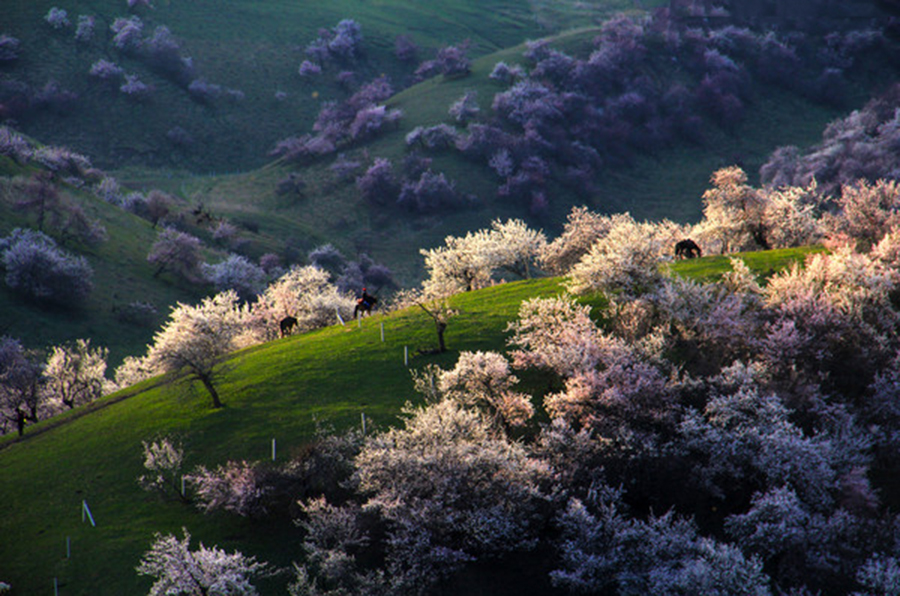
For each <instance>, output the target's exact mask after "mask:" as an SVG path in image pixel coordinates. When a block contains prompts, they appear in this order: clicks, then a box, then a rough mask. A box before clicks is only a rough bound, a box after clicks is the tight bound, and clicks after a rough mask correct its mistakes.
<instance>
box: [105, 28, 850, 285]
mask: <svg viewBox="0 0 900 596" xmlns="http://www.w3.org/2000/svg"><path fill="white" fill-rule="evenodd" d="M598 31H599V30H598V29H592V28H588V29H581V30H577V31H571V32H567V33H565V34H562V35H559V36H557V37H555V38H554V41H553V43H554V45H555V46H557V47H560V48H563V49H565V50H567V51H569V52H571V53H573V54H577V53H578V52H579V50H584V49H585V48H587V47H589V46H590V43H591V40H592V39H593V38H594V37H595V36H596V35H597V33H598ZM524 50H525V46H524V45H520V46H516V47H512V48H508V49H505V50H502V51H499V52H496V53H493V54H490V55H487V56H484V57H482V58H479V59H477V60H475V61H474V63H473V66H472V73H471V74H470V75H469V76H467V77H463V78H452V79H445V78H444V77H437V78H434V79H430V80H428V81H424V82H422V83H420V84H418V85H415V86H413V87H411V88H409V89H406V90H404V91H402V92H400V93H398V94H397V95H396V96H394V97H393V98H391V100H390V101H389V102H388V105H389V106H390V107H394V108H399V109H401V110H403V114H404V115H403V118H402V119H401V121H400V124H399V127H398V128H397V129H396V130H392V131H388V132H386V133H385V134H383V135H381V136H379V137H378V138H376V139H374V140H372V141H369V142H366V143H364V144H360V145H357V146H351V147H348V148H347V149H346V151H345V154H346V155H347V157H348V158H350V159H353V160H356V161H358V162H360V163H363V164H368V163H370V161H371V158H372V157H375V156H378V157H386V158H388V159H390V160H391V161H392V162H393V163H394V164H395V169H396V170H397V171H399V170H400V164H401V163H402V160H403V158H404V156H405V155H407V153H408V150H407V148H406V144H405V140H404V139H405V136H406V134H407V133H409V132H410V131H411V130H412V129H413V128H415V127H416V126H431V125H435V124H438V123H441V122H447V123H450V122H451V119H450V117H449V116H448V114H447V109H448V107H449V106H450V104H452V103H453V102H454V101H455V100H457V99H459V97H460V96H462V95H463V94H464V93H465V92H466V91H470V90H472V91H476V92H477V93H478V100H479V103H480V107H481V110H482V112H483V113H489V112H490V107H491V102H492V99H493V96H494V94H495V93H497V92H499V91H502V90H503V89H504V88H505V87H504V86H503V85H501V84H500V83H497V82H495V81H492V80H490V79H489V78H488V75H489V74H490V72H491V70H492V69H493V67H494V65H495V64H496V63H497V62H498V61H501V60H504V61H507V62H508V63H515V62H521V61H522V60H523V58H522V52H523V51H524ZM755 95H756V99H755V101H754V103H752V104H750V105H749V106H748V111H747V115H746V118H745V119H744V121H742V122H741V123H740V124H738V125H737V126H736V128H735V130H734V131H733V132H732V133H725V132H723V131H721V130H718V131H717V130H714V129H712V128H711V129H710V135H709V138H708V139H707V143H706V144H705V145H703V146H696V145H692V146H678V147H676V148H671V149H664V150H661V151H659V152H658V153H657V154H656V155H653V156H643V157H638V158H637V159H636V160H635V162H634V164H633V165H632V166H631V167H620V168H615V169H609V170H607V171H606V172H605V173H604V174H603V177H602V179H601V181H600V185H599V186H600V188H599V190H598V192H597V193H596V194H593V195H581V194H577V193H574V192H573V191H572V190H571V189H570V188H566V187H562V186H560V185H556V186H552V187H551V190H552V193H551V200H550V209H549V212H548V213H547V214H545V215H544V216H542V217H540V218H533V217H530V216H529V215H528V213H527V212H526V210H525V209H523V208H522V207H521V206H518V205H514V204H511V203H510V202H508V201H503V200H500V199H498V198H497V197H496V189H497V177H496V175H495V174H494V173H493V172H492V171H490V169H489V168H487V167H486V166H483V165H480V164H476V163H473V162H471V161H468V160H466V159H464V158H463V157H461V155H460V154H459V153H458V152H456V151H450V150H447V151H443V152H428V153H427V156H428V157H430V158H433V160H434V162H433V169H434V170H435V171H441V172H445V173H446V175H447V177H448V178H449V179H452V180H454V181H455V182H456V184H457V187H458V189H459V190H460V191H461V192H464V193H468V194H472V195H475V196H476V197H478V199H479V204H478V206H477V207H475V208H473V209H459V210H453V211H448V212H442V213H439V214H434V215H426V216H404V215H403V214H402V213H401V212H398V211H395V210H390V209H383V210H379V209H375V208H371V207H370V206H368V205H366V204H364V203H363V202H362V200H361V199H360V197H359V191H358V190H357V188H356V186H355V185H354V184H353V182H352V181H349V182H338V181H337V180H336V179H335V176H334V175H333V174H332V172H331V171H330V170H329V167H330V166H331V165H332V164H333V163H334V159H335V158H334V156H325V157H323V158H321V159H320V160H317V161H314V162H312V163H308V164H305V165H302V166H290V167H288V166H280V165H277V164H271V165H269V166H267V167H265V168H262V169H259V170H256V171H254V172H250V173H247V174H239V175H232V176H220V177H195V178H192V179H191V180H187V181H184V182H182V183H180V185H179V186H178V190H179V191H180V192H182V193H183V194H185V195H187V196H191V197H193V198H194V200H197V201H200V200H202V201H203V202H204V204H206V205H209V206H210V208H211V209H212V210H213V212H214V213H216V214H219V215H221V216H223V217H226V218H233V219H236V220H239V221H246V220H251V221H254V222H257V223H258V224H259V232H260V233H259V235H258V236H256V237H254V238H253V240H254V243H255V244H256V248H255V250H256V251H257V252H258V253H262V252H267V251H274V252H281V251H283V250H284V247H285V243H286V242H291V243H293V244H294V245H295V246H300V247H301V248H304V249H306V250H308V249H310V248H313V247H314V246H317V245H320V244H323V243H325V242H331V243H333V244H334V245H336V246H337V247H338V248H340V249H341V250H342V251H343V252H344V253H345V254H347V255H355V254H356V253H357V252H359V251H363V252H367V253H369V254H370V255H371V256H373V257H374V258H375V259H376V260H378V261H382V262H385V263H387V264H388V265H389V266H391V267H392V268H394V269H395V271H396V272H397V273H398V278H399V279H400V280H401V281H402V283H403V284H405V285H412V284H414V283H417V282H418V280H419V279H420V278H421V276H422V273H423V272H422V270H421V258H420V256H419V252H418V251H419V249H420V248H431V247H434V246H437V245H440V244H442V242H443V239H444V237H445V236H446V235H448V234H452V235H464V234H465V233H466V232H468V231H470V230H474V229H480V228H486V227H489V225H490V222H491V221H492V220H493V219H496V218H508V217H519V218H524V219H526V220H527V221H528V223H529V225H531V226H533V227H535V228H543V229H544V230H545V231H546V232H547V233H548V234H550V235H551V236H555V235H556V234H557V233H559V231H560V230H561V226H562V224H563V223H564V222H565V219H566V216H567V215H568V213H569V211H570V210H571V208H572V206H573V205H581V204H584V205H587V206H588V207H590V208H591V209H592V210H595V211H598V212H602V213H610V212H618V211H630V212H631V213H632V215H633V216H634V217H636V218H638V219H649V220H660V219H663V218H670V219H673V220H675V221H679V222H691V221H698V220H699V219H700V216H701V213H702V211H701V210H702V200H701V197H702V194H703V192H704V191H705V190H706V189H707V188H709V186H710V184H709V178H710V175H711V174H712V173H713V172H714V171H715V170H716V169H718V168H721V167H724V166H728V165H733V164H735V163H738V164H740V165H742V167H744V168H745V170H746V171H747V172H748V174H749V175H750V176H751V182H752V183H756V180H754V179H755V178H756V177H757V172H758V170H759V167H760V166H761V165H762V164H763V163H765V161H766V160H767V158H768V156H769V154H770V153H771V151H773V150H774V149H775V148H776V147H778V146H782V145H790V144H794V145H798V146H800V147H804V146H809V145H811V144H813V143H815V142H816V141H818V140H819V139H820V137H821V133H822V130H823V128H824V127H825V126H826V125H827V123H828V122H830V121H832V120H833V119H835V118H836V117H838V115H839V114H840V112H839V111H838V110H835V109H829V108H824V107H822V106H817V105H814V104H812V103H810V102H808V101H806V100H803V99H802V98H800V97H799V96H797V95H794V94H791V93H788V92H785V91H783V90H778V89H775V88H768V87H761V88H760V89H759V90H758V92H757V93H756V94H755ZM865 97H866V95H865V92H864V91H863V90H862V89H860V95H859V97H858V98H857V101H858V102H859V103H860V104H862V103H863V102H864V101H865ZM289 172H297V173H299V175H300V176H301V177H302V179H303V180H304V181H305V182H306V188H305V190H304V192H303V195H302V196H300V197H292V198H287V197H279V196H278V195H277V193H276V187H277V184H278V181H279V180H281V179H283V178H284V177H285V176H286V175H287V174H288V173H289ZM122 175H123V179H126V180H130V181H131V182H132V183H135V184H138V185H145V186H153V185H163V184H165V183H166V180H164V179H161V178H160V177H158V176H156V175H154V174H153V173H152V172H151V173H146V172H144V173H142V172H134V171H130V172H123V173H122Z"/></svg>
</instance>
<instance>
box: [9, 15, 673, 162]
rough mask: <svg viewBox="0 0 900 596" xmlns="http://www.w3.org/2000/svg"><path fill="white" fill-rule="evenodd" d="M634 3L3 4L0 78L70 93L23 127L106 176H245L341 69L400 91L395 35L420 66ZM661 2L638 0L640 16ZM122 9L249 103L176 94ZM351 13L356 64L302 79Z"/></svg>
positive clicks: (307, 114) (330, 88) (404, 70)
mask: <svg viewBox="0 0 900 596" xmlns="http://www.w3.org/2000/svg"><path fill="white" fill-rule="evenodd" d="M635 4H636V3H634V2H632V1H630V0H591V1H589V2H575V1H574V0H565V1H562V2H553V3H549V2H544V1H542V0H534V1H532V2H517V1H515V0H487V1H485V0H451V1H448V2H439V3H434V2H430V3H421V2H413V1H410V0H375V1H371V2H357V1H351V0H335V1H332V2H309V1H294V0H193V1H191V2H180V1H177V0H154V1H153V2H152V5H153V9H147V8H145V7H139V8H137V9H134V10H129V9H128V7H127V4H126V2H125V0H90V1H89V0H8V1H5V2H3V3H2V5H0V33H5V34H8V35H12V36H14V37H16V38H18V39H20V40H21V42H22V46H21V58H20V59H19V60H18V61H17V62H15V63H13V64H11V65H5V66H2V67H0V81H3V80H4V79H5V80H15V81H20V82H23V83H26V84H27V85H30V86H31V87H32V88H34V89H41V88H43V87H44V85H46V84H47V83H48V81H55V82H57V83H58V84H59V85H60V86H61V87H62V88H65V89H68V90H70V91H73V92H75V93H76V94H77V95H78V100H77V101H76V102H75V104H74V105H73V106H72V107H71V109H70V110H67V111H65V112H64V113H62V114H59V113H57V112H55V111H54V110H40V111H36V112H33V113H31V114H30V115H29V116H28V117H26V118H22V119H21V120H22V121H21V125H22V127H23V129H24V131H25V132H28V133H29V134H31V135H33V136H35V137H36V138H39V139H41V140H42V141H44V142H46V143H50V144H55V145H65V146H69V147H71V148H72V149H74V150H77V151H79V152H82V153H86V154H89V155H91V156H93V158H94V159H95V160H96V162H97V163H98V164H99V165H101V166H103V167H105V168H109V167H112V166H114V165H116V166H122V165H126V164H138V165H142V166H143V165H147V164H153V165H154V166H165V167H170V168H175V169H187V170H190V171H194V172H223V171H225V172H227V171H245V170H248V169H251V168H253V167H258V166H261V165H263V164H264V163H265V162H266V160H267V158H266V154H267V153H268V151H269V150H270V149H271V148H272V146H273V145H274V143H275V141H277V140H278V139H280V138H283V136H284V132H285V130H291V129H295V128H296V129H299V130H306V129H307V128H308V127H309V126H310V124H311V123H312V120H313V118H314V117H315V114H316V112H317V111H318V109H319V103H320V102H321V101H322V100H325V99H329V98H335V97H342V96H343V95H344V94H345V92H344V91H342V90H341V89H340V87H339V86H338V85H337V84H336V83H335V82H334V77H335V75H336V74H337V73H338V72H340V71H342V70H352V71H354V72H356V73H357V78H358V79H359V80H360V81H365V80H370V79H371V78H374V77H375V76H378V75H379V74H382V73H384V74H387V75H389V76H390V77H391V79H392V80H393V81H394V84H395V85H405V84H406V81H408V79H409V76H410V74H411V73H412V71H413V70H414V69H415V66H416V65H415V64H402V63H400V62H398V61H397V60H396V59H395V58H394V56H393V51H394V39H395V37H396V36H397V35H399V34H407V35H409V36H410V37H411V38H412V39H413V40H414V41H415V42H416V43H417V44H418V45H419V46H420V47H421V48H422V49H421V56H420V59H427V58H430V57H432V56H433V55H434V51H435V50H436V48H438V47H440V46H442V45H445V44H449V43H456V42H459V41H462V40H463V39H469V40H471V42H472V44H473V49H472V51H473V53H474V54H475V55H481V54H485V53H488V52H492V51H496V50H498V49H500V48H505V47H509V46H512V45H515V44H518V43H521V42H522V41H524V40H525V39H529V38H536V37H540V36H543V35H546V34H548V33H553V32H555V31H560V30H563V29H567V28H571V27H573V26H583V25H586V24H593V23H596V22H598V21H599V20H600V19H602V18H604V17H608V16H609V15H610V14H612V13H613V12H616V11H621V10H626V9H632V8H634V6H635ZM662 4H664V2H662V1H660V0H654V1H651V2H642V3H641V5H642V7H643V8H645V9H646V8H652V7H654V6H658V5H662ZM51 7H58V8H62V9H64V10H66V11H67V12H68V15H69V20H70V21H71V22H72V26H71V27H70V28H68V29H65V30H61V31H55V30H53V29H52V28H51V27H50V26H49V25H48V24H47V23H46V22H45V21H44V16H45V15H46V14H47V12H48V11H49V9H50V8H51ZM131 14H137V15H138V16H140V18H141V19H142V20H143V22H144V34H145V36H149V35H150V34H151V33H152V31H153V29H154V28H155V27H156V26H158V25H164V26H166V27H168V28H169V29H170V30H171V32H172V34H173V35H174V36H175V38H176V39H177V40H178V41H179V44H180V46H181V49H180V54H181V55H182V56H183V57H191V58H192V59H193V63H194V67H195V70H196V74H197V76H199V77H202V78H204V79H205V80H206V81H208V82H210V83H213V84H217V85H221V86H223V87H225V88H229V89H238V90H240V91H242V92H243V93H244V98H243V99H242V100H240V101H232V100H229V99H227V98H220V99H219V100H217V101H214V102H213V103H211V104H208V105H205V104H203V103H198V102H196V101H193V100H191V99H190V97H189V95H188V93H187V92H186V90H185V88H184V86H179V85H176V84H175V83H173V82H172V81H171V80H169V79H167V78H165V77H162V76H160V75H159V74H158V73H157V72H154V71H153V70H152V69H149V68H148V67H147V66H146V64H145V63H143V62H142V61H141V60H138V59H136V58H135V57H133V56H127V55H123V54H122V53H121V52H119V51H118V50H116V49H114V48H113V47H112V45H111V44H110V39H111V37H112V34H111V33H110V31H109V25H110V24H111V23H112V22H113V21H114V20H115V19H116V18H118V17H128V16H130V15H131ZM80 15H90V16H94V17H95V18H96V34H95V36H94V39H93V40H92V41H90V42H89V43H78V42H76V41H75V39H74V29H75V23H76V22H77V18H78V16H80ZM346 18H353V19H354V20H356V21H357V22H358V23H360V25H361V26H362V34H363V37H364V42H363V55H362V56H361V57H360V58H359V59H358V60H357V61H354V62H352V63H344V64H335V65H332V66H329V67H328V68H326V70H325V72H324V73H323V75H322V76H320V77H315V78H313V79H309V80H304V79H302V78H301V77H299V76H298V74H297V67H298V66H299V64H300V62H302V61H303V60H304V59H305V58H306V56H305V55H304V51H303V50H304V48H305V47H306V46H307V44H309V43H310V42H311V41H313V40H314V39H315V38H316V36H317V31H318V30H319V29H320V28H330V27H334V26H335V25H336V24H337V23H338V22H339V21H340V20H341V19H346ZM100 58H104V59H107V60H111V61H114V62H116V63H118V64H119V65H120V66H122V67H123V68H124V69H125V71H126V72H127V73H129V74H137V75H138V76H139V77H140V79H141V80H142V81H143V82H145V83H147V84H150V85H153V86H154V87H155V90H154V92H153V93H152V94H151V96H150V97H149V98H148V99H147V100H145V101H138V102H136V101H132V100H129V99H128V98H126V97H125V96H124V95H122V94H121V93H119V92H118V91H117V87H118V83H117V84H115V85H106V84H101V83H98V81H97V80H96V79H92V78H91V77H89V75H88V71H89V70H90V67H91V65H92V64H93V63H94V62H95V61H97V60H98V59H100ZM277 91H281V92H284V93H285V94H287V95H286V98H285V99H284V100H283V101H278V100H276V99H275V93H276V92H277ZM174 126H181V127H182V128H184V129H185V130H186V131H187V132H188V133H189V134H190V135H191V136H192V137H193V139H194V143H193V144H192V145H191V146H190V147H186V148H185V147H176V146H174V145H173V144H171V143H170V142H168V141H167V140H166V133H167V132H168V131H169V130H170V129H171V128H172V127H174Z"/></svg>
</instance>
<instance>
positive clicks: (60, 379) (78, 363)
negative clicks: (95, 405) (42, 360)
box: [44, 339, 109, 409]
mask: <svg viewBox="0 0 900 596" xmlns="http://www.w3.org/2000/svg"><path fill="white" fill-rule="evenodd" d="M108 354H109V350H107V349H106V348H96V349H91V340H89V339H79V340H76V341H75V344H74V345H72V346H55V347H54V348H53V350H52V351H51V352H50V356H49V357H48V358H47V364H46V366H45V367H44V376H45V377H46V380H47V382H46V390H47V392H48V393H49V394H50V396H51V398H52V399H55V400H58V401H59V402H60V403H62V405H64V406H65V407H67V408H69V409H71V408H74V407H75V406H80V405H83V404H86V403H89V402H91V401H93V400H95V399H97V398H98V397H100V396H101V395H103V392H104V389H105V387H106V383H107V381H106V378H105V377H104V374H105V373H106V357H107V355H108Z"/></svg>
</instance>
